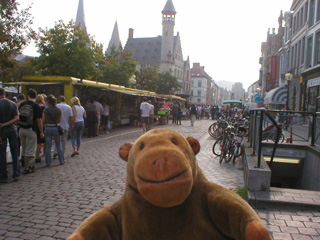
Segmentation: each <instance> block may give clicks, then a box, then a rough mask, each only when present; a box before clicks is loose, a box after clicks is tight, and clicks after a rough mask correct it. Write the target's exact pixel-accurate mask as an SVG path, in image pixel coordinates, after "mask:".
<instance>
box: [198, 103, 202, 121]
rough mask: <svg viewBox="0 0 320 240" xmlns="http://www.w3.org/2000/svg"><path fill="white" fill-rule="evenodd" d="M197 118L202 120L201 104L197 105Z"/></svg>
mask: <svg viewBox="0 0 320 240" xmlns="http://www.w3.org/2000/svg"><path fill="white" fill-rule="evenodd" d="M197 119H198V120H201V106H200V105H198V106H197Z"/></svg>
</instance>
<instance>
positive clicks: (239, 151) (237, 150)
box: [232, 146, 242, 163]
mask: <svg viewBox="0 0 320 240" xmlns="http://www.w3.org/2000/svg"><path fill="white" fill-rule="evenodd" d="M241 155H242V149H241V147H240V146H236V147H235V150H234V154H233V158H232V162H233V163H235V162H236V158H237V157H240V156H241Z"/></svg>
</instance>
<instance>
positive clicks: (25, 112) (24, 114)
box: [18, 104, 33, 127]
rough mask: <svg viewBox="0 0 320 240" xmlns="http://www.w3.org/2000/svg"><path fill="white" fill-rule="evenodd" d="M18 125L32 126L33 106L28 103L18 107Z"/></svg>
mask: <svg viewBox="0 0 320 240" xmlns="http://www.w3.org/2000/svg"><path fill="white" fill-rule="evenodd" d="M18 125H19V126H20V127H32V125H33V107H32V106H31V105H29V104H24V105H22V107H20V108H19V120H18Z"/></svg>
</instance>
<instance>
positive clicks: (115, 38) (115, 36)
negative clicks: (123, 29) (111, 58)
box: [106, 21, 122, 55]
mask: <svg viewBox="0 0 320 240" xmlns="http://www.w3.org/2000/svg"><path fill="white" fill-rule="evenodd" d="M113 47H114V48H115V51H119V52H122V44H121V41H120V36H119V29H118V22H117V21H116V22H115V24H114V27H113V32H112V36H111V39H110V42H109V45H108V49H107V52H106V53H107V55H109V54H110V53H111V50H112V48H113Z"/></svg>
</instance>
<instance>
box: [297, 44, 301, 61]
mask: <svg viewBox="0 0 320 240" xmlns="http://www.w3.org/2000/svg"><path fill="white" fill-rule="evenodd" d="M300 54H301V40H300V41H299V43H298V56H297V66H298V67H299V66H300V64H301V61H300V59H301V57H300Z"/></svg>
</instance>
